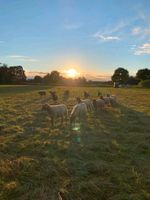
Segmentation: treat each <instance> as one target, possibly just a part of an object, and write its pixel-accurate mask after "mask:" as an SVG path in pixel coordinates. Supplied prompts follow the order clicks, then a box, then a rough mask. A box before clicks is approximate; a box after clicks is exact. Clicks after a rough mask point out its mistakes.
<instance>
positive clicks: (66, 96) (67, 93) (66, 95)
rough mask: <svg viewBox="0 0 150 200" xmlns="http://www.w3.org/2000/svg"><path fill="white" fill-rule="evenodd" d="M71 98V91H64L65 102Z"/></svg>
mask: <svg viewBox="0 0 150 200" xmlns="http://www.w3.org/2000/svg"><path fill="white" fill-rule="evenodd" d="M69 96H70V92H69V90H65V91H64V94H63V100H64V101H68V99H69Z"/></svg>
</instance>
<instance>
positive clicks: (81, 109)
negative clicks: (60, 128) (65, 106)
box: [70, 102, 87, 124]
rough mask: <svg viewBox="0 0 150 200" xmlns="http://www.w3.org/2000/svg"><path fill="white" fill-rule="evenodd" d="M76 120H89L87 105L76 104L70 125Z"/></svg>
mask: <svg viewBox="0 0 150 200" xmlns="http://www.w3.org/2000/svg"><path fill="white" fill-rule="evenodd" d="M76 118H79V119H80V120H86V118H87V106H86V104H85V103H82V102H80V103H78V104H76V105H75V106H74V107H73V109H72V111H71V114H70V123H71V124H72V123H73V122H74V121H75V119H76Z"/></svg>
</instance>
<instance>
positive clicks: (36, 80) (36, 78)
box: [33, 75, 43, 83]
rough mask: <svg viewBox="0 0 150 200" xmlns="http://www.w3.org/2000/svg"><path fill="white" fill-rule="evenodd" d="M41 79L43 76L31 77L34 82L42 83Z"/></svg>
mask: <svg viewBox="0 0 150 200" xmlns="http://www.w3.org/2000/svg"><path fill="white" fill-rule="evenodd" d="M42 81H43V78H42V77H41V76H38V75H37V76H35V77H34V79H33V82H34V83H42Z"/></svg>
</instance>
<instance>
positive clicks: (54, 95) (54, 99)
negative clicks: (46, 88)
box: [50, 91, 58, 102]
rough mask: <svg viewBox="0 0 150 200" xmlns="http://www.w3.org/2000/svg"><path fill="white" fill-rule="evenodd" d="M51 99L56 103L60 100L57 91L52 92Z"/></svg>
mask: <svg viewBox="0 0 150 200" xmlns="http://www.w3.org/2000/svg"><path fill="white" fill-rule="evenodd" d="M50 94H51V97H52V99H53V101H54V102H56V101H57V100H58V96H57V94H56V92H55V91H50Z"/></svg>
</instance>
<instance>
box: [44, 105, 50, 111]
mask: <svg viewBox="0 0 150 200" xmlns="http://www.w3.org/2000/svg"><path fill="white" fill-rule="evenodd" d="M49 109H50V106H49V105H48V104H44V105H43V106H42V110H44V111H48V110H49Z"/></svg>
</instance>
